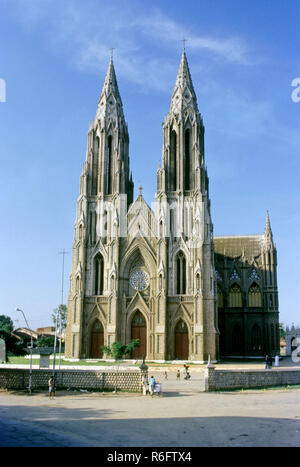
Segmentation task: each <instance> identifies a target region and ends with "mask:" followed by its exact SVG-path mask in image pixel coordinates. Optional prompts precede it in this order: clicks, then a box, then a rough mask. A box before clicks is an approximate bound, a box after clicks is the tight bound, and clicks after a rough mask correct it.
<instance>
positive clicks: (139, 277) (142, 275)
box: [130, 269, 149, 290]
mask: <svg viewBox="0 0 300 467" xmlns="http://www.w3.org/2000/svg"><path fill="white" fill-rule="evenodd" d="M130 285H131V287H133V288H134V289H135V290H145V289H146V288H147V287H148V286H149V275H148V274H147V273H146V271H143V270H141V269H138V270H136V271H134V272H133V273H132V274H131V275H130Z"/></svg>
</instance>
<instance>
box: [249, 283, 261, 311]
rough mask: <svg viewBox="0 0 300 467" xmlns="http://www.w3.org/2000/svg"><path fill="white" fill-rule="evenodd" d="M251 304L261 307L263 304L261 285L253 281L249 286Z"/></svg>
mask: <svg viewBox="0 0 300 467" xmlns="http://www.w3.org/2000/svg"><path fill="white" fill-rule="evenodd" d="M248 296H249V306H250V307H260V306H261V293H260V288H259V286H258V285H257V284H256V283H255V282H253V284H252V285H251V287H250V288H249V293H248Z"/></svg>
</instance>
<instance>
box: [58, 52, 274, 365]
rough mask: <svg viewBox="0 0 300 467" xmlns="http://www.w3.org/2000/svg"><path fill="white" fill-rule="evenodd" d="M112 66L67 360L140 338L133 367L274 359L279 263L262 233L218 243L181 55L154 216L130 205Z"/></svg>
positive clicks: (80, 232) (85, 180)
mask: <svg viewBox="0 0 300 467" xmlns="http://www.w3.org/2000/svg"><path fill="white" fill-rule="evenodd" d="M133 189H134V185H133V181H132V175H131V172H130V160H129V135H128V129H127V124H126V121H125V118H124V113H123V105H122V100H121V97H120V93H119V89H118V84H117V79H116V74H115V69H114V64H113V60H112V58H111V60H110V63H109V67H108V71H107V74H106V78H105V82H104V85H103V89H102V92H101V95H100V99H99V102H98V107H97V112H96V116H95V120H94V121H93V122H91V124H90V127H89V131H88V141H87V152H86V161H85V164H84V166H83V170H82V174H81V177H80V194H79V197H78V200H77V216H76V221H75V236H74V243H73V257H72V272H71V276H70V293H69V302H68V324H67V331H66V357H68V358H101V357H102V349H101V346H102V345H111V344H112V343H113V342H115V341H119V342H122V343H128V342H129V341H131V340H132V339H135V338H138V339H139V342H140V345H139V347H138V348H137V349H136V350H135V351H134V352H133V354H132V357H133V358H143V357H145V358H146V359H148V360H175V359H176V360H190V361H197V362H205V361H207V360H208V358H209V356H210V358H211V360H218V359H219V358H220V357H222V356H258V355H260V356H262V355H265V354H266V353H271V352H272V353H277V352H278V349H279V325H278V290H277V275H276V268H277V259H276V248H275V245H274V243H273V237H272V231H271V226H270V221H269V216H268V215H267V223H266V227H265V231H264V233H263V234H262V235H250V236H232V237H214V236H213V224H212V218H211V205H210V199H209V179H208V174H207V169H206V166H205V157H204V125H203V120H202V116H201V114H200V113H199V110H198V105H197V99H196V95H195V91H194V87H193V83H192V79H191V74H190V71H189V66H188V62H187V57H186V53H185V51H183V53H182V57H181V61H180V66H179V70H178V74H177V78H176V83H175V87H174V90H173V94H172V98H171V105H170V109H169V113H168V115H167V117H166V118H165V121H164V123H163V150H162V161H161V163H160V164H159V167H158V170H157V190H156V194H155V201H154V203H153V207H152V208H150V207H149V206H148V205H147V203H146V202H145V200H144V198H143V195H142V190H141V188H140V189H139V194H138V196H137V198H136V199H134V197H133Z"/></svg>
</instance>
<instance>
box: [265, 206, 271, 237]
mask: <svg viewBox="0 0 300 467" xmlns="http://www.w3.org/2000/svg"><path fill="white" fill-rule="evenodd" d="M271 230H272V229H271V224H270V216H269V211H268V210H267V218H266V227H265V232H270V231H271Z"/></svg>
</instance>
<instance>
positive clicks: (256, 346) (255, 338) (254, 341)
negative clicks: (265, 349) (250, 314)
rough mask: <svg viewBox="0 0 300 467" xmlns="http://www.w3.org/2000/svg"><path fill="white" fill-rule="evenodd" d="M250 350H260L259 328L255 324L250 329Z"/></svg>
mask: <svg viewBox="0 0 300 467" xmlns="http://www.w3.org/2000/svg"><path fill="white" fill-rule="evenodd" d="M251 350H253V351H259V350H262V338H261V329H260V327H259V326H258V325H257V324H254V326H253V327H252V330H251Z"/></svg>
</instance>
